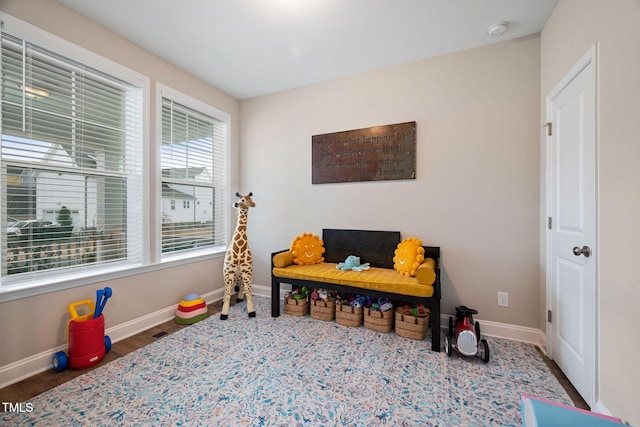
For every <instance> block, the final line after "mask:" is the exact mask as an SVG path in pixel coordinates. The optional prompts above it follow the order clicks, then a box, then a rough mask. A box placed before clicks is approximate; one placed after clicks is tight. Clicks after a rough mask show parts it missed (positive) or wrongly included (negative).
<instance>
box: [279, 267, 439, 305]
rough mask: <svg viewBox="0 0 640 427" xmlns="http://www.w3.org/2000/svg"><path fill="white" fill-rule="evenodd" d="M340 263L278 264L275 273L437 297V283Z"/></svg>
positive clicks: (286, 276) (288, 277)
mask: <svg viewBox="0 0 640 427" xmlns="http://www.w3.org/2000/svg"><path fill="white" fill-rule="evenodd" d="M336 266H337V264H335V263H330V262H323V263H320V264H315V265H289V266H286V267H274V268H273V275H274V276H276V277H279V278H281V279H300V280H312V281H315V282H322V283H333V284H337V285H346V286H353V287H357V288H361V289H370V290H374V291H381V292H392V293H395V294H401V295H410V296H416V297H431V296H433V285H422V284H420V283H419V282H418V279H416V278H415V277H407V276H403V275H401V274H399V273H398V272H397V271H395V270H392V269H389V268H377V267H371V268H370V269H368V270H364V271H353V270H348V271H342V270H339V269H337V268H336Z"/></svg>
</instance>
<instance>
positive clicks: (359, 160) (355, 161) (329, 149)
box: [311, 122, 416, 184]
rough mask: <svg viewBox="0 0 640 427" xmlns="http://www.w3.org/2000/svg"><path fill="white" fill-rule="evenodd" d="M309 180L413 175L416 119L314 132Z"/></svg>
mask: <svg viewBox="0 0 640 427" xmlns="http://www.w3.org/2000/svg"><path fill="white" fill-rule="evenodd" d="M311 157H312V168H311V169H312V172H311V174H312V183H313V184H326V183H330V182H359V181H381V180H397V179H415V178H416V122H407V123H398V124H394V125H386V126H375V127H370V128H365V129H355V130H348V131H344V132H334V133H327V134H324V135H314V136H313V137H312V138H311Z"/></svg>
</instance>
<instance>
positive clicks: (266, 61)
mask: <svg viewBox="0 0 640 427" xmlns="http://www.w3.org/2000/svg"><path fill="white" fill-rule="evenodd" d="M58 1H59V2H60V3H62V4H64V5H66V6H67V7H69V8H71V9H74V10H75V11H77V12H78V13H80V14H81V15H84V16H86V17H87V18H89V19H91V20H93V21H95V22H97V23H99V24H101V25H103V26H105V27H106V28H108V29H110V30H111V31H113V32H115V33H117V34H120V35H121V36H122V37H124V38H126V39H128V40H130V41H132V42H133V43H135V44H137V45H139V46H142V47H143V48H144V49H146V50H148V51H150V52H153V53H154V54H156V55H158V56H160V57H161V58H163V59H165V60H167V61H168V62H171V63H173V64H175V65H177V66H178V67H180V68H182V69H184V70H186V71H188V72H189V73H191V74H193V75H195V76H197V77H198V78H200V79H202V80H203V81H205V82H207V83H209V84H211V85H213V86H215V87H217V88H219V89H221V90H223V91H225V92H226V93H228V94H230V95H231V96H233V97H235V98H237V99H247V98H252V97H255V96H260V95H264V94H269V93H274V92H278V91H282V90H286V89H290V88H294V87H299V86H304V85H308V84H312V83H317V82H321V81H326V80H330V79H334V78H337V77H342V76H347V75H351V74H356V73H361V72H366V71H370V70H375V69H380V68H384V67H389V66H393V65H397V64H401V63H406V62H411V61H416V60H420V59H425V58H429V57H433V56H437V55H442V54H445V53H450V52H455V51H459V50H463V49H468V48H472V47H477V46H482V45H486V44H490V43H495V42H499V41H504V40H508V39H513V38H517V37H522V36H526V35H529V34H535V33H538V32H540V30H541V29H542V27H543V26H544V24H545V22H546V21H547V18H548V17H549V15H550V14H551V12H552V11H553V8H554V7H555V5H556V3H557V2H558V0H179V1H176V0H108V1H105V0H58ZM498 21H509V22H510V24H511V25H510V27H509V30H508V31H507V32H506V33H504V34H503V35H501V36H499V37H493V36H491V35H489V34H488V31H487V30H488V28H489V27H490V26H491V25H492V24H494V23H496V22H498Z"/></svg>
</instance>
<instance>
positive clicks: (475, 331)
mask: <svg viewBox="0 0 640 427" xmlns="http://www.w3.org/2000/svg"><path fill="white" fill-rule="evenodd" d="M474 314H478V312H477V311H476V310H474V309H472V308H469V307H467V306H464V305H461V306H460V307H456V324H455V329H454V325H453V317H449V332H448V333H447V335H445V337H444V349H445V351H446V352H447V356H449V357H451V355H453V350H456V351H457V352H458V353H460V354H462V355H465V356H478V357H479V358H480V359H482V361H483V362H484V363H488V362H489V344H488V343H487V340H485V339H484V338H482V339H481V338H480V324H479V323H478V322H474V321H473V315H474Z"/></svg>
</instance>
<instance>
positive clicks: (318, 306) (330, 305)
mask: <svg viewBox="0 0 640 427" xmlns="http://www.w3.org/2000/svg"><path fill="white" fill-rule="evenodd" d="M310 304H311V317H313V318H314V319H316V320H327V321H328V320H333V319H334V318H335V315H336V303H335V301H324V300H311V303H310Z"/></svg>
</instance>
